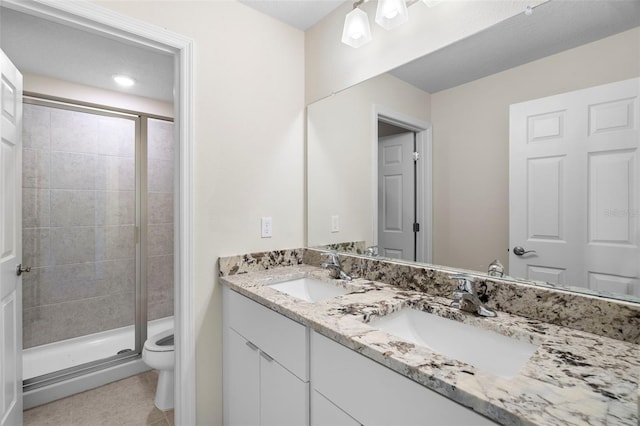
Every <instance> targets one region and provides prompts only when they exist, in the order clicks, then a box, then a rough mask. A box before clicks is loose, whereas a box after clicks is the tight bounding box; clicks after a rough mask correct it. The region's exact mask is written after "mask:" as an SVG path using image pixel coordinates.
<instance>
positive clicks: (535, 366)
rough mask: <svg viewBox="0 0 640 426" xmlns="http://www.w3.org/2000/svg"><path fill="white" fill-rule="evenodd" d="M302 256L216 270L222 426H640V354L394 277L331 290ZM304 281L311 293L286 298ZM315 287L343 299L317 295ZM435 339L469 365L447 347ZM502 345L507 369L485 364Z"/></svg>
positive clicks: (229, 261)
mask: <svg viewBox="0 0 640 426" xmlns="http://www.w3.org/2000/svg"><path fill="white" fill-rule="evenodd" d="M302 253H305V251H290V252H272V253H268V254H264V253H263V254H259V255H257V256H256V255H245V256H238V257H234V258H223V259H220V262H219V265H220V275H221V282H222V283H223V284H224V287H223V328H224V329H223V336H224V337H223V338H224V343H223V348H224V350H223V351H224V358H223V363H224V367H223V386H224V393H223V395H224V396H223V407H224V413H223V420H224V424H226V425H235V424H249V423H250V424H280V425H284V424H295V425H301V424H311V425H318V426H319V425H359V424H362V425H372V424H380V425H383V424H386V425H388V424H396V425H401V424H438V425H445V424H447V425H469V424H473V425H485V424H486V425H491V424H506V425H520V424H535V425H557V424H566V425H580V424H589V425H597V424H602V425H614V424H615V425H634V426H635V425H636V424H637V423H638V405H637V396H638V380H639V378H640V349H639V346H638V344H637V342H634V341H624V340H622V339H614V338H610V337H606V336H602V335H598V334H594V333H591V332H586V331H581V330H576V329H574V328H569V327H565V326H559V325H555V324H551V323H548V322H544V321H541V320H537V319H532V318H526V317H524V316H519V315H513V314H510V313H506V312H502V311H498V315H497V317H494V318H480V317H478V316H476V315H474V314H470V313H467V312H463V311H461V310H459V309H455V308H452V307H450V303H451V299H450V298H446V297H441V296H438V295H433V294H429V293H428V292H425V291H417V290H413V289H409V288H407V287H406V286H404V287H403V286H401V285H398V283H393V284H389V283H385V282H382V281H383V278H384V277H383V276H382V275H384V274H379V275H380V281H378V280H371V279H366V278H369V277H365V278H359V279H355V280H353V281H352V282H348V283H347V282H345V281H342V280H334V279H331V278H329V274H328V271H327V270H324V269H321V268H319V267H318V266H317V265H316V264H315V263H314V261H312V260H311V261H310V260H309V259H313V256H305V255H303V254H302ZM303 257H305V260H307V263H309V264H305V263H303V262H302V258H303ZM347 263H348V262H347ZM387 267H391V268H392V267H394V265H387ZM397 267H399V268H401V266H399V265H398V266H397ZM365 275H366V274H365ZM300 278H306V279H307V280H308V282H306V283H305V284H304V285H306V286H308V288H307V289H306V291H307V292H306V293H302V294H301V293H294V290H292V289H291V288H290V286H289V287H288V286H283V285H282V284H283V283H287V282H293V281H292V280H297V279H300ZM313 282H320V283H324V284H327V285H330V286H332V287H336V288H339V289H341V290H340V291H338V295H334V294H325V293H323V292H320V293H316V294H314V293H313V291H314V286H313V285H312V284H313ZM298 283H301V282H298ZM300 285H302V284H300ZM319 287H322V285H320V286H319ZM407 313H409V314H411V315H409V316H407V315H406V314H407ZM412 315H417V317H416V318H413V317H412ZM424 316H426V317H427V318H430V317H434V318H435V319H436V321H445V323H442V324H436V325H433V324H432V323H424V324H422V323H421V322H420V321H421V319H422V318H423V317H424ZM448 323H455V324H454V325H456V326H458V325H463V326H465V327H470V330H471V334H464V333H468V332H469V331H468V330H457V329H456V328H455V327H454V328H451V329H450V328H448V327H449V324H448ZM407 330H409V331H410V332H409V333H407ZM438 330H440V331H442V330H445V331H444V333H445V334H446V336H445V337H446V338H445V339H444V341H445V342H446V341H448V342H454V343H456V342H457V343H458V346H460V347H461V348H462V352H461V353H460V352H458V353H456V352H455V351H456V350H460V347H453V348H448V347H443V346H440V345H441V343H440V342H438V341H437V338H438ZM474 330H477V334H478V335H479V336H481V337H479V339H481V340H479V341H480V342H481V343H478V342H475V343H473V342H471V340H472V339H473V334H474V333H473V331H474ZM459 333H462V334H459ZM484 333H489V334H484ZM624 333H626V332H624V331H623V334H624ZM494 337H496V338H497V339H498V340H500V339H506V340H507V341H506V342H499V341H498V340H496V341H494V340H492V339H493V338H494ZM625 338H626V339H627V340H632V339H633V337H631V339H629V338H627V337H625ZM433 339H435V340H433ZM482 342H485V344H484V345H483V344H482ZM503 343H504V344H506V346H504V347H500V351H501V352H500V353H501V354H503V359H499V361H504V362H498V363H495V362H494V363H493V364H491V361H492V360H493V361H495V358H497V357H499V356H500V355H497V356H496V355H490V356H488V357H487V358H488V361H487V360H483V359H481V358H482V355H483V354H485V353H489V354H490V350H491V349H492V348H493V346H495V345H501V344H503ZM465 344H468V345H470V346H467V347H466V348H465ZM430 346H431V347H435V348H437V349H431V348H430ZM454 346H455V345H454ZM451 351H453V352H451ZM522 351H524V354H523V353H522ZM527 351H529V352H527ZM469 356H470V358H469ZM518 357H520V361H518V362H520V364H516V365H515V366H511V367H509V366H503V365H501V364H507V362H506V361H509V360H511V359H514V358H518ZM486 362H489V364H486ZM503 367H504V368H503Z"/></svg>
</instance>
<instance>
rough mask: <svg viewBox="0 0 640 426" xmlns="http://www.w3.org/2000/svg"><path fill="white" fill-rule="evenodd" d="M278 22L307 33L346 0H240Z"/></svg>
mask: <svg viewBox="0 0 640 426" xmlns="http://www.w3.org/2000/svg"><path fill="white" fill-rule="evenodd" d="M239 1H240V3H242V4H245V5H247V6H249V7H252V8H254V9H256V10H258V11H260V12H262V13H264V14H266V15H269V16H271V17H273V18H275V19H277V20H278V21H282V22H284V23H286V24H289V25H291V26H292V27H295V28H298V29H299V30H302V31H307V30H308V29H309V28H311V27H313V26H314V25H315V24H316V23H318V22H319V21H320V20H321V19H322V18H324V17H325V16H327V15H328V14H329V13H331V12H333V11H334V10H335V9H336V8H337V7H338V6H340V5H341V4H343V3H345V0H239Z"/></svg>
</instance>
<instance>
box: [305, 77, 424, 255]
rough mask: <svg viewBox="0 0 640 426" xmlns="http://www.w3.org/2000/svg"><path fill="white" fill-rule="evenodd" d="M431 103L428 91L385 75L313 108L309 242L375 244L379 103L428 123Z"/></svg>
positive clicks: (309, 144) (309, 153)
mask: <svg viewBox="0 0 640 426" xmlns="http://www.w3.org/2000/svg"><path fill="white" fill-rule="evenodd" d="M429 104H430V98H429V94H428V93H426V92H424V91H422V90H420V89H418V88H416V87H414V86H411V85H409V84H407V83H405V82H404V81H402V80H399V79H398V78H396V77H394V76H392V75H390V74H382V75H380V76H378V77H375V78H373V79H371V80H368V81H365V82H364V83H361V84H359V85H357V86H354V87H351V88H349V89H348V90H345V91H343V92H340V93H338V94H336V95H334V96H331V97H329V98H325V99H323V100H321V101H319V102H315V103H313V104H311V105H309V106H308V107H307V188H308V190H307V191H308V192H307V198H308V201H307V203H308V212H307V217H308V220H307V232H308V234H307V243H308V245H310V246H317V245H324V244H330V243H338V242H346V241H366V242H367V245H371V244H372V243H373V235H374V229H373V215H372V214H371V209H372V207H373V193H372V190H373V189H372V188H374V183H373V177H372V174H373V170H372V164H371V163H372V161H371V159H372V155H373V149H376V150H377V144H376V143H374V140H373V130H374V126H375V125H376V124H375V123H374V115H373V112H374V105H378V106H384V107H386V108H390V109H392V110H394V111H396V112H400V113H402V114H406V115H409V116H411V117H414V118H417V119H420V120H423V121H427V120H429V115H430V111H429V108H430V105H429ZM333 215H338V216H339V220H340V232H336V233H332V232H331V216H333Z"/></svg>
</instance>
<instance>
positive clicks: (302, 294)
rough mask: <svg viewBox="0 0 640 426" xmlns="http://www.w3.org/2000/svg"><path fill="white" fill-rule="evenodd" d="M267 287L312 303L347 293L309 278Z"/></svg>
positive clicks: (326, 283) (339, 288)
mask: <svg viewBox="0 0 640 426" xmlns="http://www.w3.org/2000/svg"><path fill="white" fill-rule="evenodd" d="M269 287H271V288H273V289H276V290H278V291H280V292H282V293H285V294H288V295H289V296H293V297H295V298H297V299H302V300H305V301H307V302H312V303H317V302H322V301H324V300H328V299H332V298H334V297H337V296H342V295H343V294H347V293H349V290H348V289H346V288H343V287H338V286H336V285H333V284H331V283H328V282H325V281H320V280H317V279H314V278H309V277H304V278H297V279H294V280H290V281H284V282H281V283H277V284H270V285H269Z"/></svg>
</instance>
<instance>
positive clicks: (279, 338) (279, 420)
mask: <svg viewBox="0 0 640 426" xmlns="http://www.w3.org/2000/svg"><path fill="white" fill-rule="evenodd" d="M222 291H223V371H222V374H223V423H224V424H225V425H228V426H233V425H274V426H275V425H278V426H286V425H292V426H304V425H308V424H309V368H308V359H309V356H308V349H309V332H308V329H307V327H305V326H303V325H301V324H298V323H296V322H295V321H292V320H290V319H288V318H286V317H284V316H283V315H280V314H278V313H277V312H274V311H272V310H270V309H268V308H265V307H264V306H262V305H260V304H259V303H256V302H254V301H252V300H250V299H248V298H246V297H245V296H242V295H240V294H238V293H236V292H234V291H232V290H230V289H229V288H228V287H226V286H225V287H223V290H222Z"/></svg>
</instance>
